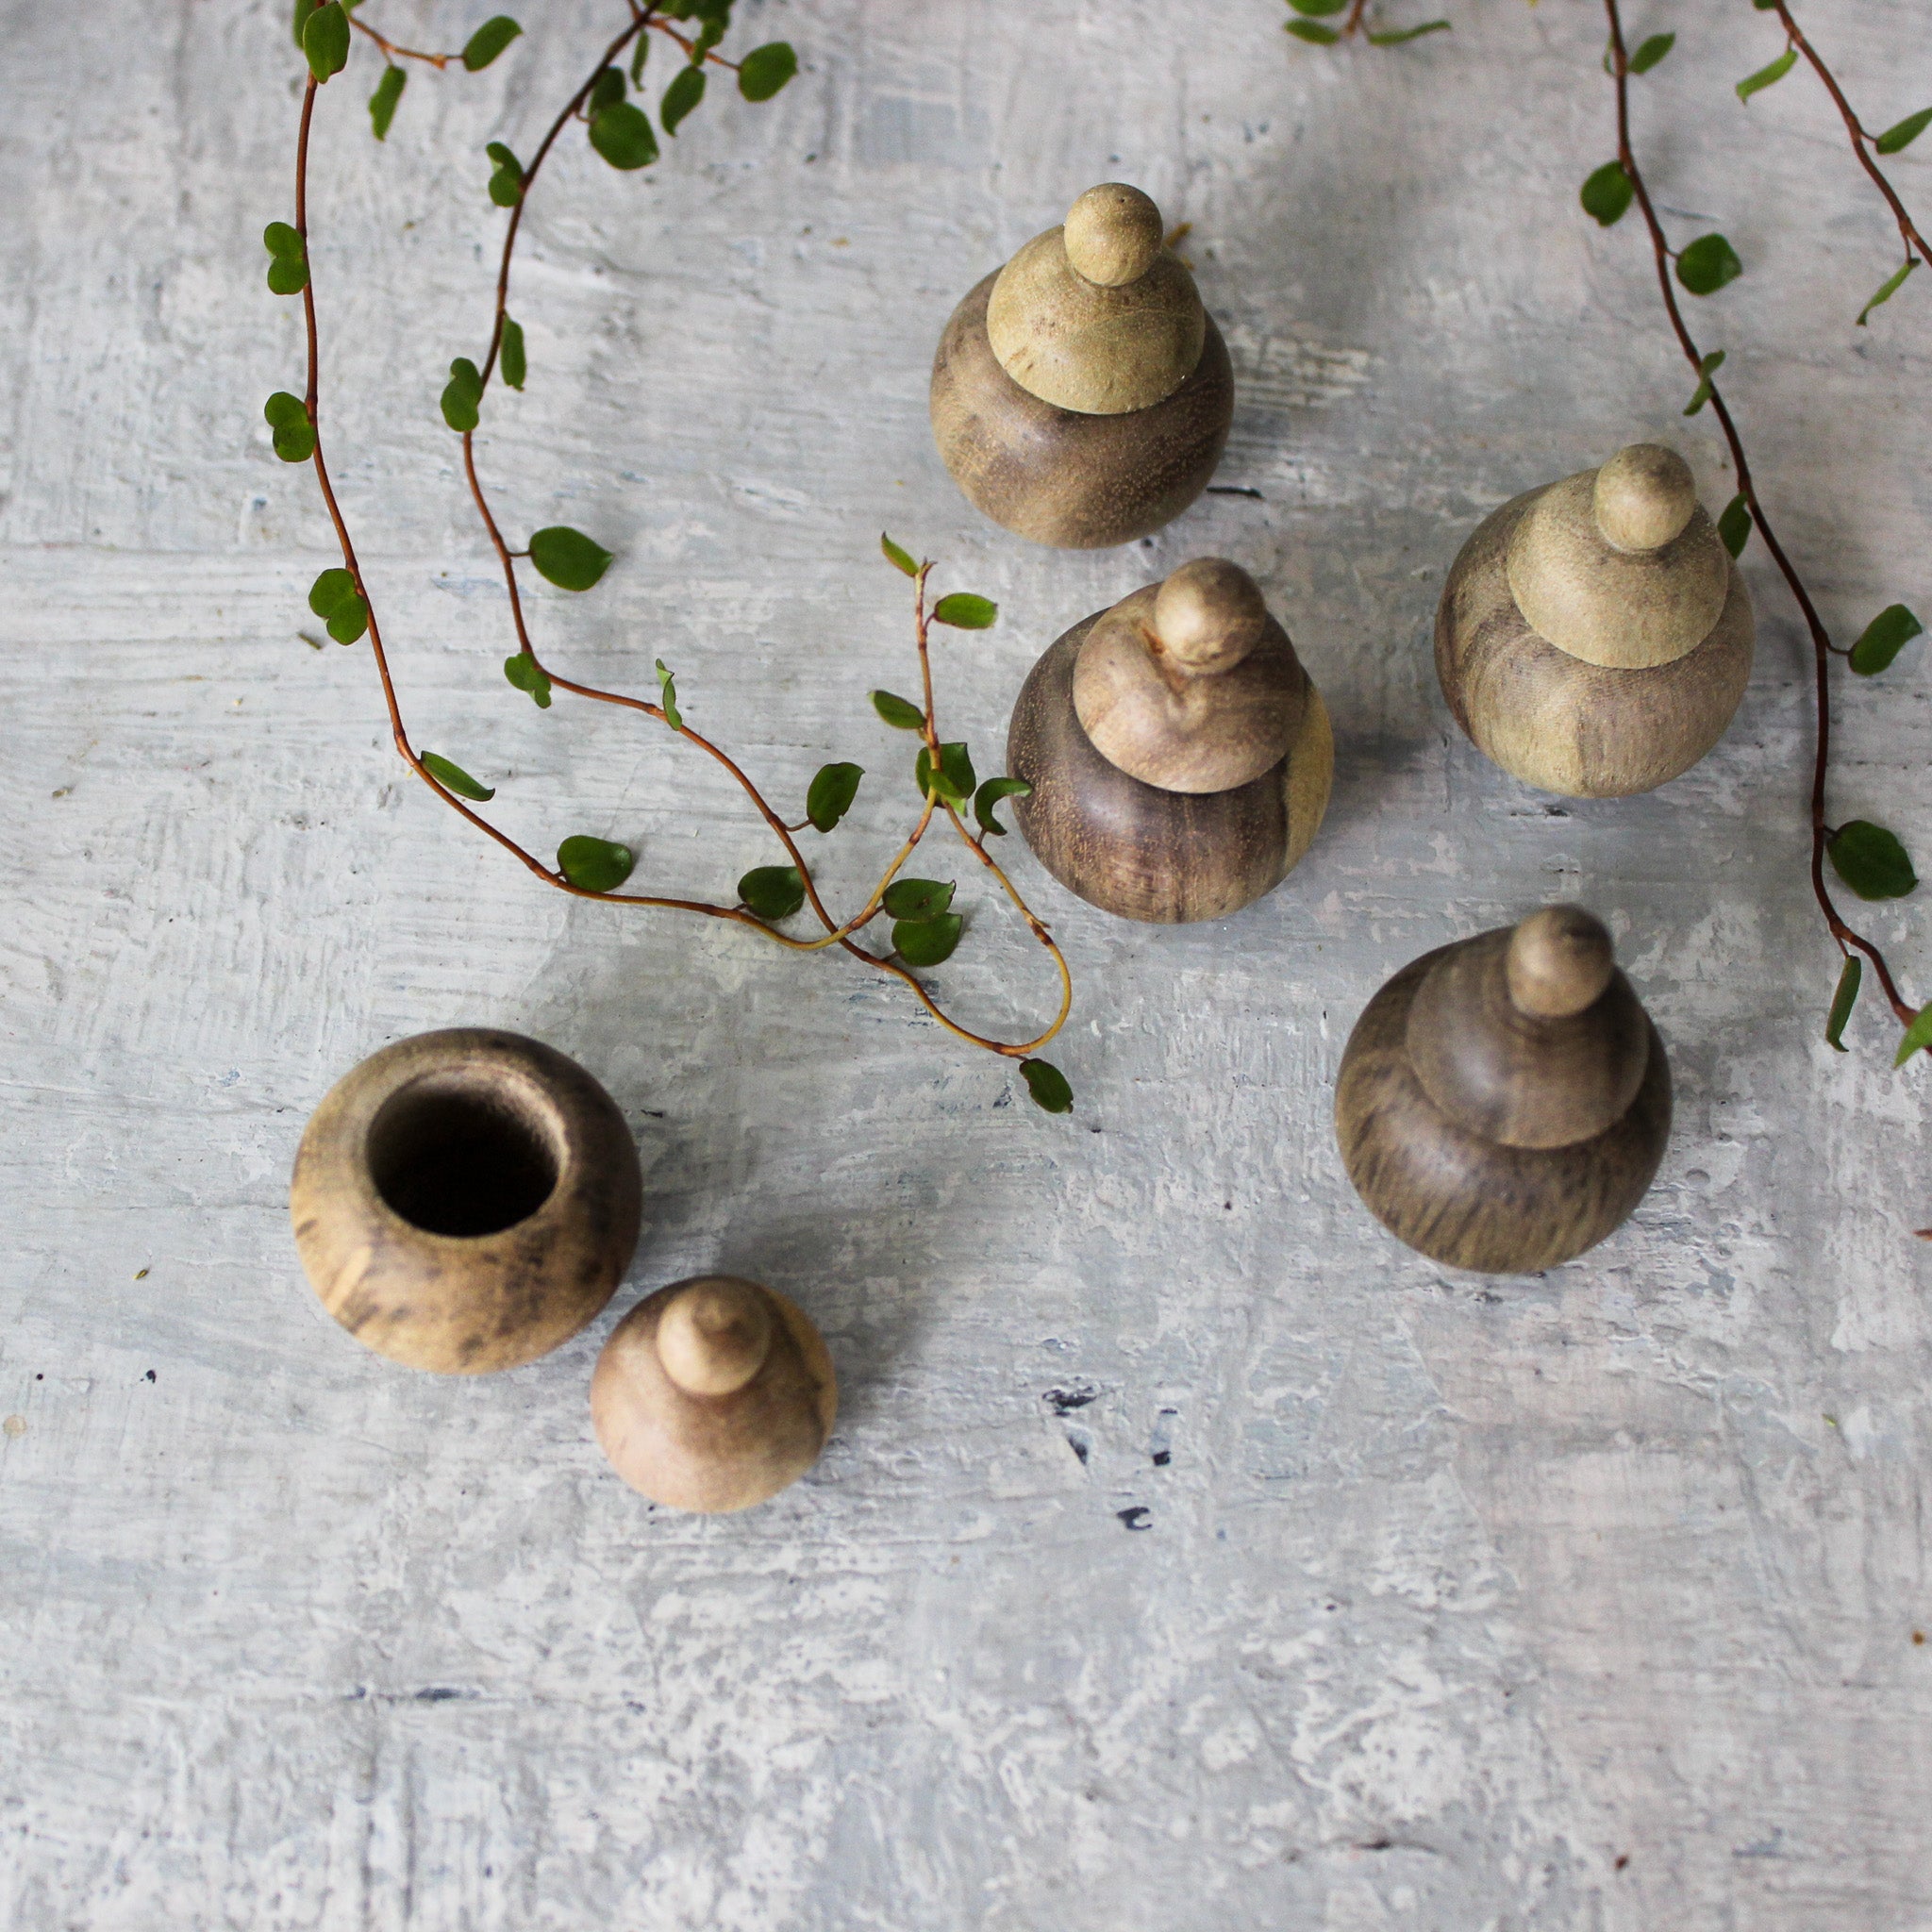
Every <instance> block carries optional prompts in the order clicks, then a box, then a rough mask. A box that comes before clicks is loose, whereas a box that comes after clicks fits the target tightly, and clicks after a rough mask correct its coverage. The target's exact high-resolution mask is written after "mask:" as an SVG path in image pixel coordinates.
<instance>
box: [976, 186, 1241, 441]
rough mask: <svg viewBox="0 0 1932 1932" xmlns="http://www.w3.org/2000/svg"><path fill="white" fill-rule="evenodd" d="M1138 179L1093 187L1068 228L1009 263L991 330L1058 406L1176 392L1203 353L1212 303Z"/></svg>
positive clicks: (1111, 410)
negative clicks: (1170, 241)
mask: <svg viewBox="0 0 1932 1932" xmlns="http://www.w3.org/2000/svg"><path fill="white" fill-rule="evenodd" d="M1161 235H1162V226H1161V219H1160V210H1159V209H1158V208H1157V207H1155V205H1154V203H1153V202H1152V201H1150V200H1149V199H1148V197H1147V196H1146V195H1144V194H1142V193H1141V191H1140V190H1139V189H1138V188H1129V187H1127V186H1126V185H1125V184H1124V183H1123V182H1118V181H1109V182H1105V183H1103V184H1102V185H1101V186H1100V187H1098V188H1090V189H1089V190H1088V191H1087V192H1086V193H1085V194H1083V195H1082V196H1081V197H1080V198H1079V200H1078V201H1076V202H1075V203H1074V206H1073V208H1071V209H1069V210H1068V213H1067V219H1066V224H1065V225H1064V226H1063V227H1058V228H1049V229H1048V230H1047V231H1046V232H1045V234H1043V235H1036V236H1035V237H1034V238H1033V240H1032V241H1030V242H1027V244H1026V245H1025V247H1024V248H1023V249H1021V250H1020V252H1019V254H1017V255H1016V256H1014V258H1012V260H1011V261H1009V262H1008V264H1007V265H1006V267H1005V268H1003V269H1002V270H1001V271H1000V274H999V279H998V280H997V281H996V282H994V284H993V290H992V296H991V301H990V302H989V303H988V305H987V313H986V330H987V339H988V341H990V342H991V345H992V352H993V354H994V356H996V357H997V358H999V364H1000V367H1001V368H1002V369H1004V370H1005V371H1006V372H1007V374H1008V375H1010V376H1011V377H1012V378H1013V380H1014V381H1015V382H1017V383H1018V384H1019V385H1020V387H1021V388H1022V389H1024V390H1025V391H1027V392H1028V393H1029V394H1032V395H1036V396H1038V397H1039V398H1040V399H1041V401H1042V402H1046V403H1051V404H1053V405H1054V406H1055V408H1061V409H1072V410H1075V411H1077V412H1078V413H1080V414H1082V415H1089V416H1122V415H1125V414H1126V413H1127V412H1128V411H1129V410H1133V409H1145V408H1152V407H1153V406H1154V405H1155V404H1156V403H1158V402H1162V401H1165V399H1166V398H1167V397H1169V396H1171V395H1172V394H1173V393H1174V391H1175V390H1177V389H1179V388H1180V386H1181V384H1182V383H1184V382H1185V381H1187V379H1188V377H1189V376H1191V375H1192V374H1193V373H1194V371H1195V369H1196V368H1198V367H1199V365H1200V361H1201V351H1202V348H1203V346H1204V345H1205V343H1206V341H1207V339H1208V311H1207V310H1206V309H1205V308H1202V306H1201V297H1200V293H1199V291H1197V290H1196V289H1195V287H1194V278H1193V276H1192V275H1190V274H1189V273H1188V271H1187V269H1186V268H1185V267H1184V266H1183V265H1182V264H1181V262H1180V260H1179V259H1178V258H1177V257H1175V256H1174V254H1173V253H1172V252H1171V251H1170V250H1169V249H1167V248H1166V247H1165V246H1164V245H1163V243H1162V241H1161Z"/></svg>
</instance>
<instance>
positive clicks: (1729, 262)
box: [1677, 235, 1744, 295]
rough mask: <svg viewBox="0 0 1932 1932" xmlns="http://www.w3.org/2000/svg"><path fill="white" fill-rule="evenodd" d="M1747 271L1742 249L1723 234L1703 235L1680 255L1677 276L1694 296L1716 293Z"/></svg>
mask: <svg viewBox="0 0 1932 1932" xmlns="http://www.w3.org/2000/svg"><path fill="white" fill-rule="evenodd" d="M1743 273H1744V264H1743V263H1742V262H1741V261H1740V260H1739V259H1738V251H1737V250H1736V249H1735V248H1733V247H1732V246H1731V244H1730V243H1729V242H1727V241H1725V240H1724V237H1723V236H1722V235H1700V236H1699V237H1698V238H1697V240H1696V241H1694V242H1691V244H1690V246H1689V247H1687V248H1686V249H1685V250H1684V252H1683V253H1682V254H1681V255H1679V256H1678V257H1677V279H1678V280H1679V281H1680V282H1682V283H1683V285H1684V286H1685V288H1687V289H1689V290H1690V291H1691V293H1692V294H1693V295H1714V294H1716V293H1717V291H1719V290H1720V289H1722V288H1723V287H1724V284H1725V283H1726V282H1735V281H1736V280H1737V279H1738V277H1739V276H1740V275H1742V274H1743Z"/></svg>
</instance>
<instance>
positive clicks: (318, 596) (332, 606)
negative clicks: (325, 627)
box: [308, 569, 357, 617]
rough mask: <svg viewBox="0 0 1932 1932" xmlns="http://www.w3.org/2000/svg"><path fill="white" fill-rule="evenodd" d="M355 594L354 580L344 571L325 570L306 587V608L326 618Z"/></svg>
mask: <svg viewBox="0 0 1932 1932" xmlns="http://www.w3.org/2000/svg"><path fill="white" fill-rule="evenodd" d="M356 594H357V591H356V579H355V578H354V577H353V576H351V575H349V573H348V572H347V571H345V570H340V569H338V570H325V571H324V572H323V574H322V575H320V576H319V577H317V578H316V580H315V581H314V583H312V584H311V585H309V587H308V608H309V609H311V610H312V611H314V612H315V614H316V616H318V617H328V616H330V615H332V614H333V613H334V612H335V611H337V610H339V609H341V607H342V606H343V605H344V604H346V603H347V602H348V601H349V599H350V598H351V597H353V596H355V595H356Z"/></svg>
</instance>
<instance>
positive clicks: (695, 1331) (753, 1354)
mask: <svg viewBox="0 0 1932 1932" xmlns="http://www.w3.org/2000/svg"><path fill="white" fill-rule="evenodd" d="M771 1351H772V1307H771V1300H770V1297H769V1296H767V1294H766V1293H765V1291H763V1290H762V1289H761V1288H759V1287H758V1286H757V1285H756V1284H755V1283H753V1282H749V1281H739V1280H737V1279H735V1278H734V1277H732V1276H730V1275H714V1276H712V1277H711V1278H709V1279H708V1280H703V1281H694V1282H692V1283H691V1286H690V1287H689V1288H687V1289H686V1290H685V1291H683V1292H682V1293H681V1294H678V1295H675V1296H674V1297H673V1298H672V1299H671V1300H670V1301H669V1302H667V1303H666V1304H665V1307H664V1309H663V1312H662V1313H661V1314H660V1315H659V1316H658V1359H659V1360H660V1361H661V1362H662V1363H663V1364H664V1373H665V1374H667V1375H669V1376H670V1377H671V1379H672V1380H673V1381H674V1382H675V1383H676V1384H677V1386H678V1387H679V1388H680V1389H682V1390H684V1391H686V1393H688V1394H691V1395H734V1394H736V1393H737V1392H738V1391H739V1390H741V1389H742V1388H743V1387H744V1385H745V1384H746V1383H747V1382H749V1381H750V1380H751V1378H752V1377H753V1376H754V1375H756V1374H758V1371H759V1370H760V1369H761V1368H763V1367H764V1365H765V1357H766V1356H768V1355H769V1354H770V1353H771Z"/></svg>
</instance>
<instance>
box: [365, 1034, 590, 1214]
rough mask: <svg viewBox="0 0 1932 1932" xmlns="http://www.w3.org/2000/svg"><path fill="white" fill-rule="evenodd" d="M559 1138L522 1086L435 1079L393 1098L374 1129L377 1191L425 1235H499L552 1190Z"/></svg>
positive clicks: (473, 1078)
mask: <svg viewBox="0 0 1932 1932" xmlns="http://www.w3.org/2000/svg"><path fill="white" fill-rule="evenodd" d="M561 1149H562V1134H561V1130H560V1126H559V1124H558V1121H557V1120H556V1118H555V1116H554V1114H553V1113H552V1111H551V1109H550V1108H548V1107H547V1106H545V1105H544V1103H543V1102H542V1100H541V1098H540V1097H539V1096H538V1095H537V1094H535V1093H533V1092H530V1091H526V1090H525V1088H524V1087H523V1085H522V1083H521V1082H518V1081H514V1080H509V1079H504V1078H500V1077H491V1075H490V1074H487V1073H483V1072H477V1073H475V1074H461V1073H456V1074H439V1075H436V1076H433V1077H431V1078H429V1079H426V1080H417V1081H412V1082H411V1083H410V1084H409V1085H408V1086H407V1087H405V1088H403V1089H402V1090H401V1091H399V1092H396V1093H392V1094H391V1096H390V1097H389V1099H388V1100H387V1101H385V1102H384V1103H383V1105H382V1108H380V1110H379V1111H378V1112H377V1114H376V1116H375V1121H374V1122H373V1123H371V1124H370V1128H369V1142H368V1155H369V1174H370V1178H371V1179H372V1180H373V1181H374V1182H375V1191H376V1192H377V1193H379V1194H380V1195H381V1196H382V1198H383V1199H384V1200H385V1201H386V1202H387V1203H388V1204H389V1206H390V1207H391V1208H393V1209H394V1211H395V1212H396V1213H397V1214H399V1215H401V1216H402V1218H403V1219H404V1220H405V1221H407V1222H408V1223H409V1224H410V1225H411V1226H412V1227H420V1228H421V1229H422V1230H423V1231H424V1232H425V1234H441V1235H458V1236H471V1237H474V1236H477V1235H490V1234H500V1233H502V1232H503V1230H504V1229H505V1228H508V1227H514V1226H515V1225H516V1224H517V1223H518V1222H520V1221H526V1220H528V1219H529V1217H530V1216H531V1215H532V1214H534V1213H536V1211H537V1210H538V1208H541V1207H542V1205H543V1204H544V1202H545V1201H547V1200H548V1199H549V1198H550V1196H551V1194H552V1192H553V1191H555V1190H556V1187H557V1181H558V1173H559V1170H560V1168H561V1165H562V1159H561Z"/></svg>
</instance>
